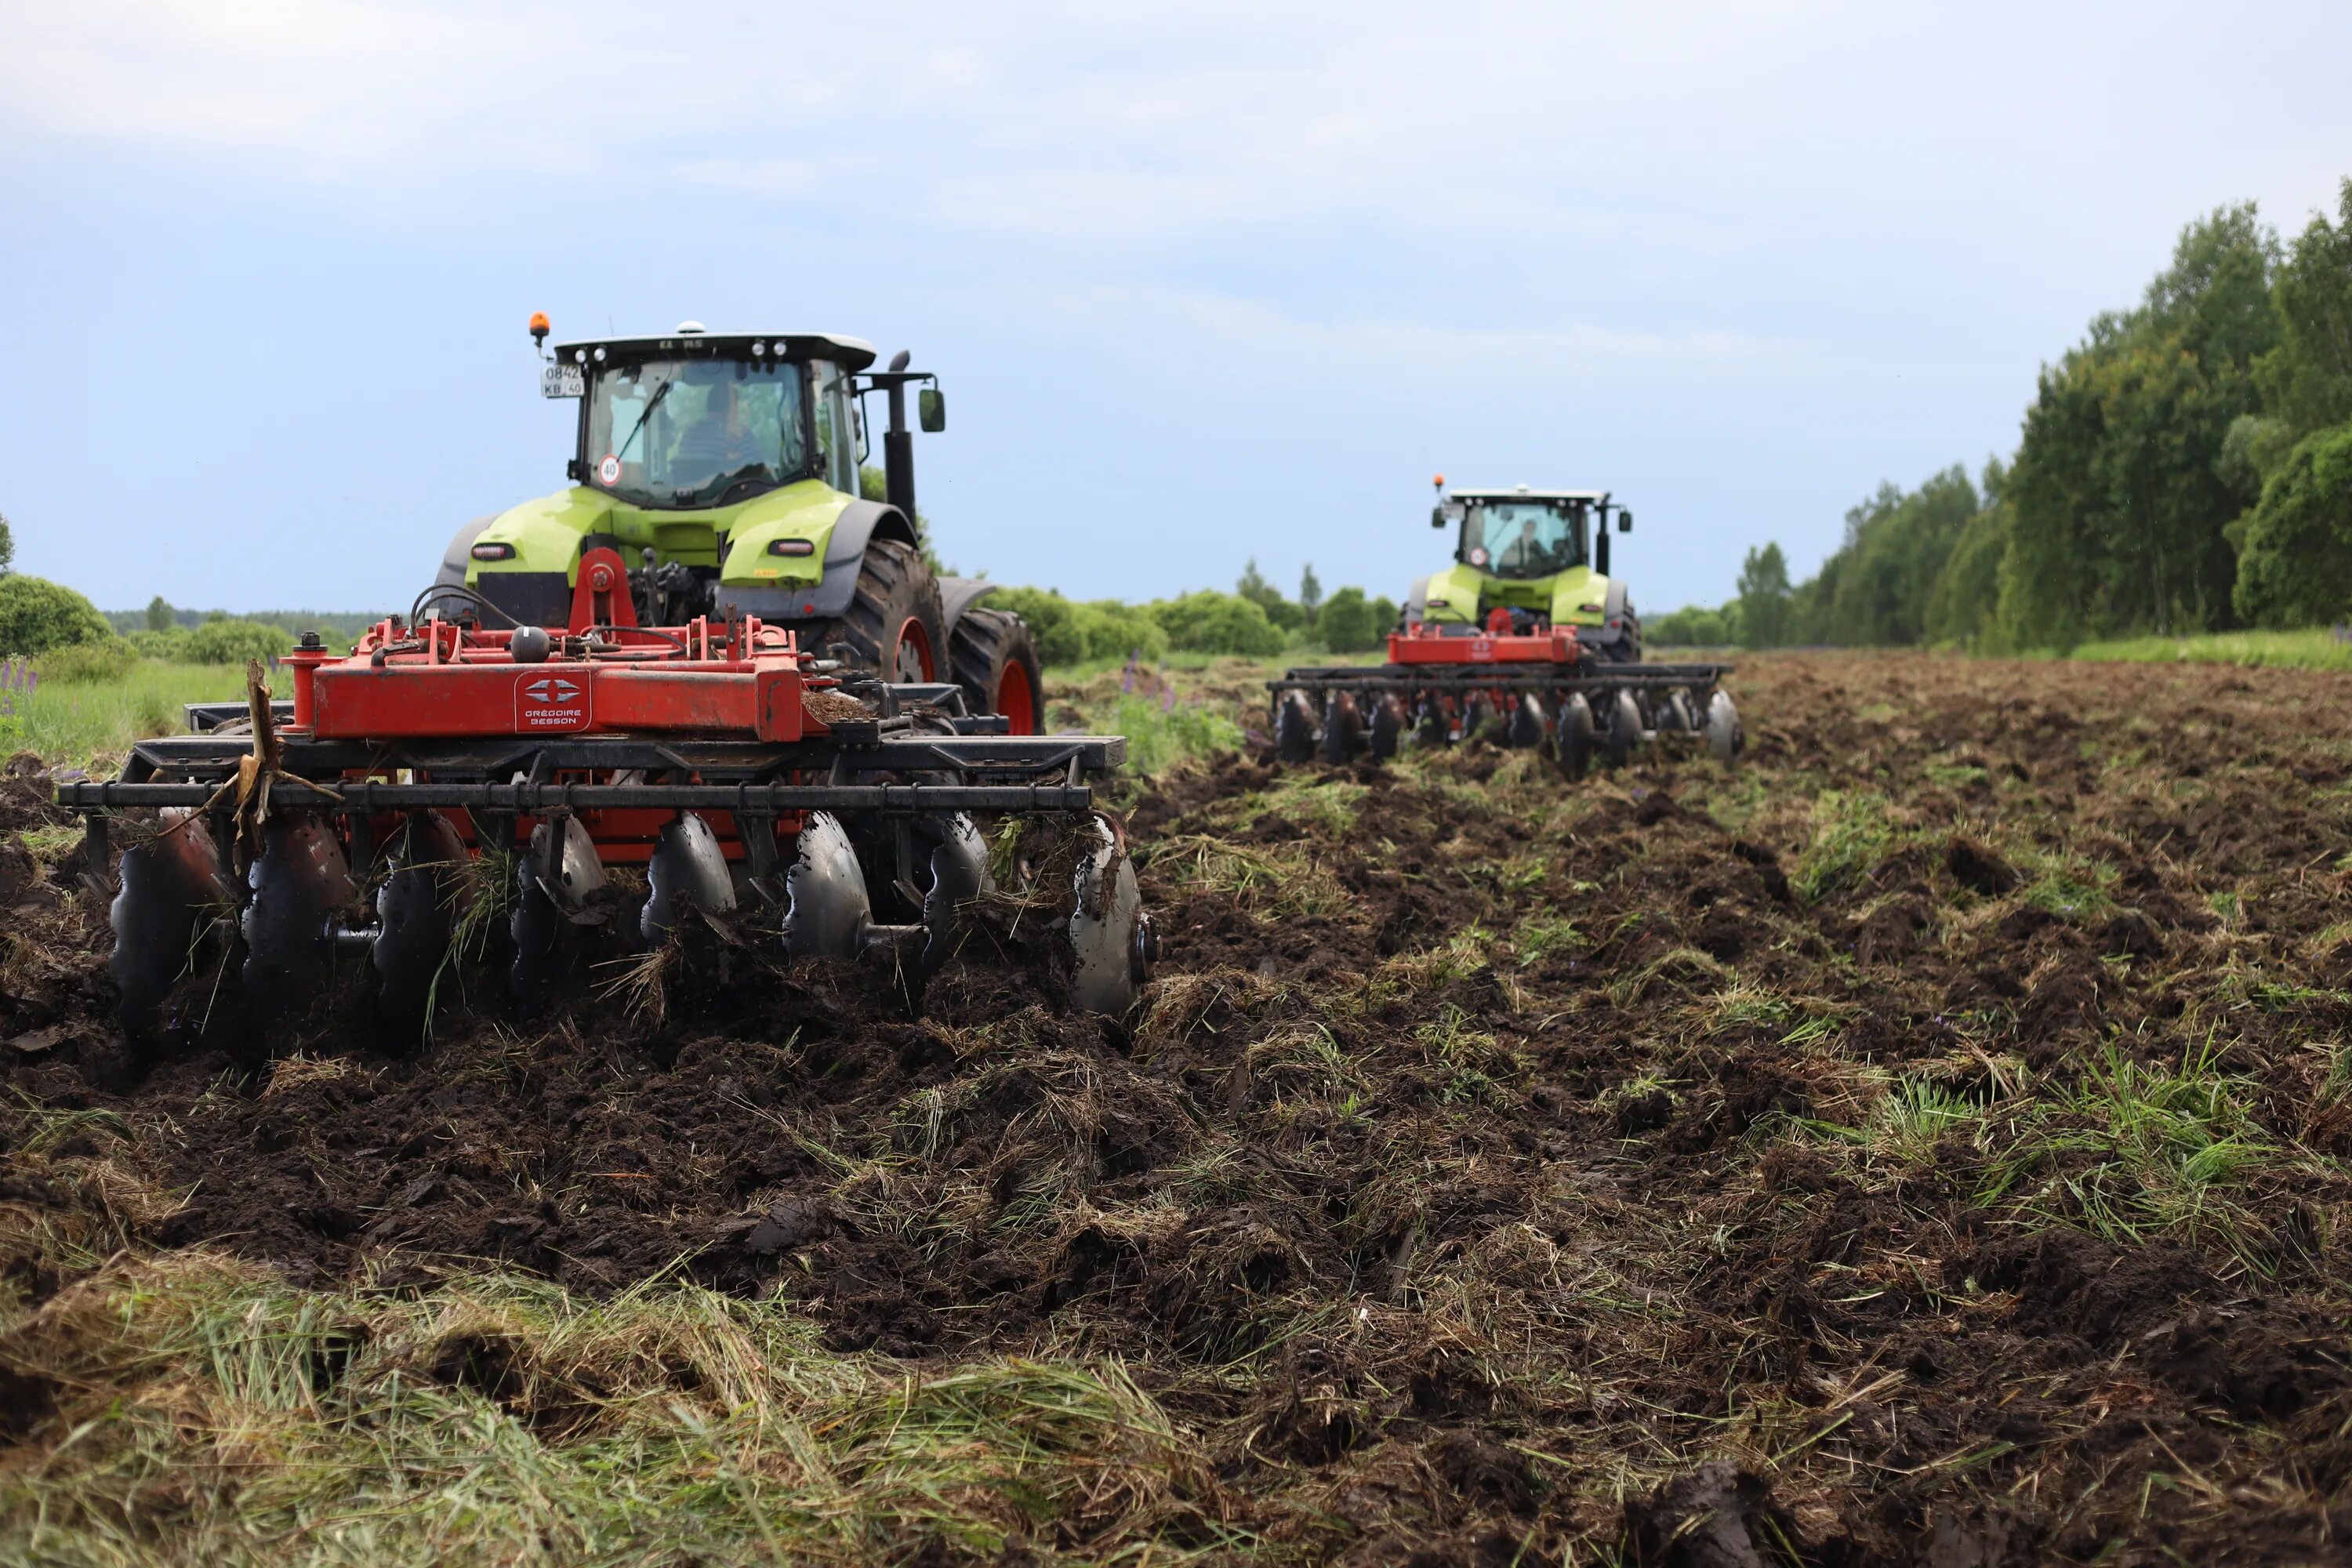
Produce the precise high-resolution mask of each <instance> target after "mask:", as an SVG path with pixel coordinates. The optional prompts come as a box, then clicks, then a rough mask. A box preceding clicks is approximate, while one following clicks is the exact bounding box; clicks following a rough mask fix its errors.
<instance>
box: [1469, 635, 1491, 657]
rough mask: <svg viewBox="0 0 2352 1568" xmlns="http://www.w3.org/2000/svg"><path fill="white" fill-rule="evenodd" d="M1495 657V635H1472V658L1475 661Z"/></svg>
mask: <svg viewBox="0 0 2352 1568" xmlns="http://www.w3.org/2000/svg"><path fill="white" fill-rule="evenodd" d="M1494 657H1495V639H1494V638H1493V637H1472V638H1471V639H1470V658H1471V659H1472V661H1473V662H1477V661H1481V660H1491V659H1492V658H1494Z"/></svg>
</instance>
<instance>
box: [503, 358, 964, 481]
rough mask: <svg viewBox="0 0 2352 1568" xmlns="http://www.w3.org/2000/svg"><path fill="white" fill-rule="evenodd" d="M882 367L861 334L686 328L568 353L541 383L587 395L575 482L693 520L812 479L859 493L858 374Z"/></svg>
mask: <svg viewBox="0 0 2352 1568" xmlns="http://www.w3.org/2000/svg"><path fill="white" fill-rule="evenodd" d="M874 359H875V353H874V349H873V346H872V345H871V344H869V343H866V342H861V341H859V340H858V339H856V338H846V337H835V336H833V335H830V334H826V333H814V332H706V331H703V330H702V329H701V327H700V326H699V324H698V323H696V322H692V321H688V322H686V323H685V324H684V325H682V326H680V327H679V328H678V330H677V331H675V332H673V333H670V334H668V335H666V336H662V337H634V338H608V339H605V340H603V341H601V342H567V343H562V344H559V345H557V347H556V349H555V350H554V353H553V356H552V357H551V359H550V360H549V361H548V363H546V364H545V365H544V367H543V368H542V370H541V376H540V385H541V391H542V392H543V393H544V394H545V395H548V396H550V397H572V398H578V399H579V400H580V404H581V407H580V417H579V423H578V445H577V447H576V448H575V450H574V453H573V456H572V461H571V462H570V464H568V465H567V477H569V478H570V479H572V480H573V482H575V483H577V484H581V485H584V486H586V487H588V488H589V489H594V490H597V491H599V492H601V493H603V494H604V495H608V496H611V497H612V498H614V500H620V501H623V502H625V503H626V504H628V505H630V506H633V507H642V508H645V509H646V510H656V511H695V510H709V509H713V508H719V507H725V506H730V505H733V504H734V503H736V502H739V501H742V500H749V499H751V498H752V497H754V496H758V495H761V494H764V493H766V492H767V491H770V490H773V489H782V487H784V486H786V485H789V484H793V483H794V482H796V481H799V480H802V479H817V480H821V481H823V482H824V484H826V485H828V486H830V487H831V488H832V489H835V490H840V491H845V492H847V493H850V494H855V493H856V490H857V468H858V462H859V459H860V458H862V457H863V455H864V448H865V437H864V421H863V420H862V418H861V417H860V416H859V410H858V408H857V406H856V397H857V395H858V394H859V393H860V392H862V391H864V390H866V388H865V387H863V386H861V385H859V384H858V383H857V380H856V377H857V375H858V373H859V372H861V371H864V370H865V369H866V367H867V366H869V365H871V364H872V363H874ZM895 368H897V367H894V369H895ZM932 397H933V398H936V393H934V394H932ZM925 412H926V414H929V413H930V412H931V409H930V407H929V400H927V406H926V409H925ZM929 423H930V421H929V420H928V419H927V420H926V425H927V426H928V425H929Z"/></svg>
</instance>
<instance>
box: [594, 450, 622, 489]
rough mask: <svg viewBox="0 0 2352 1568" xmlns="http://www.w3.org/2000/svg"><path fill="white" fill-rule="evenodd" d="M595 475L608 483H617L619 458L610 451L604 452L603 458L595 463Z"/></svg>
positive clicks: (619, 473) (619, 470) (619, 468)
mask: <svg viewBox="0 0 2352 1568" xmlns="http://www.w3.org/2000/svg"><path fill="white" fill-rule="evenodd" d="M596 477H597V478H598V479H602V480H603V481H604V483H606V484H608V485H616V484H619V483H620V482H621V459H620V458H617V457H615V456H614V454H612V453H610V452H607V453H605V454H604V461H603V462H601V463H599V464H597V465H596Z"/></svg>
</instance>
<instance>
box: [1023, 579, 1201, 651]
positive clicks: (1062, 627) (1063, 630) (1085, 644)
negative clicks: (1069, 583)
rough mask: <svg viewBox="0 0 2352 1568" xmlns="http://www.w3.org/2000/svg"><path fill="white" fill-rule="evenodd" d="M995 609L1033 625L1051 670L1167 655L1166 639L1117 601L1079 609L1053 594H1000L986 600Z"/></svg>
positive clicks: (1136, 612) (1140, 614)
mask: <svg viewBox="0 0 2352 1568" xmlns="http://www.w3.org/2000/svg"><path fill="white" fill-rule="evenodd" d="M988 604H989V605H990V606H991V607H992V608H995V609H1000V610H1011V611H1012V612H1013V614H1014V615H1016V616H1020V617H1021V618H1022V619H1023V620H1024V621H1026V622H1028V623H1029V635H1030V636H1031V637H1034V638H1035V639H1036V643H1037V658H1038V660H1039V662H1041V663H1043V664H1047V665H1062V666H1067V665H1073V664H1086V663H1088V662H1090V661H1094V660H1097V659H1114V658H1116V659H1124V658H1142V659H1145V660H1147V661H1148V660H1150V659H1155V658H1160V657H1161V656H1162V655H1164V654H1165V653H1167V651H1168V634H1167V633H1166V632H1163V631H1161V630H1160V626H1159V623H1158V622H1156V621H1154V620H1152V619H1151V617H1150V616H1147V615H1145V614H1144V613H1143V612H1142V611H1141V610H1139V609H1137V608H1136V607H1135V606H1133V605H1122V604H1120V603H1119V602H1118V600H1116V599H1097V600H1095V601H1093V602H1091V603H1087V604H1079V603H1077V602H1076V601H1074V600H1070V599H1066V598H1064V597H1063V596H1062V595H1059V594H1056V593H1055V592H1054V591H1053V590H1052V589H1050V588H999V589H998V590H997V591H996V592H995V593H994V594H992V595H990V596H989V599H988Z"/></svg>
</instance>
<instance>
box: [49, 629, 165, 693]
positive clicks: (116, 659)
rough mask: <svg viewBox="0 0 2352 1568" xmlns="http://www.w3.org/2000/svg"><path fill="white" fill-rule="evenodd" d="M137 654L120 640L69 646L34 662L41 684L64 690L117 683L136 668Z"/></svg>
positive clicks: (55, 649)
mask: <svg viewBox="0 0 2352 1568" xmlns="http://www.w3.org/2000/svg"><path fill="white" fill-rule="evenodd" d="M138 663H139V650H138V649H137V648H135V647H131V645H130V644H129V643H128V642H126V641H124V640H123V639H122V638H121V637H109V638H107V639H106V640H105V641H103V642H77V643H68V644H66V646H65V647H56V648H51V649H50V650H49V651H48V652H47V653H45V654H42V655H41V656H40V657H39V658H36V659H35V660H34V661H33V668H35V669H36V670H37V671H39V672H40V677H41V679H43V680H50V681H56V682H58V684H60V685H67V686H95V685H103V684H105V683H106V682H108V681H114V680H120V679H122V678H123V677H124V676H126V675H128V674H130V673H131V670H132V669H133V668H136V667H137V665H138Z"/></svg>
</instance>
